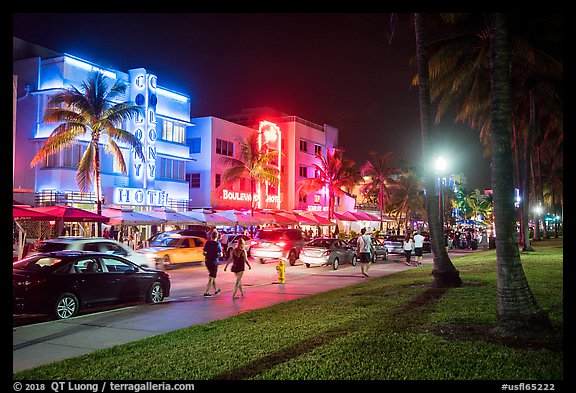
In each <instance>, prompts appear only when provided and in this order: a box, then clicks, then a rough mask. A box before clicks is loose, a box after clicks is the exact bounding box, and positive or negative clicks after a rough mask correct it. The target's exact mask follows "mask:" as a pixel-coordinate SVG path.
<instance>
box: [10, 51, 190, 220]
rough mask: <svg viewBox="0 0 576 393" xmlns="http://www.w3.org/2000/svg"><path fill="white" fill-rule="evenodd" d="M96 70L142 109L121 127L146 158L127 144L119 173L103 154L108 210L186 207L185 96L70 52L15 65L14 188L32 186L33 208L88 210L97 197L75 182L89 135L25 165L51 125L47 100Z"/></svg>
mask: <svg viewBox="0 0 576 393" xmlns="http://www.w3.org/2000/svg"><path fill="white" fill-rule="evenodd" d="M94 70H96V71H99V72H101V73H102V74H103V75H104V76H105V77H106V79H107V80H109V84H110V86H112V85H113V84H114V82H116V81H118V80H119V81H122V82H124V83H126V84H127V85H128V89H127V92H126V96H125V97H122V99H121V100H122V101H125V100H128V101H132V102H135V103H137V104H138V105H140V106H142V107H143V109H144V111H143V115H142V116H137V117H136V118H134V119H133V120H130V121H129V122H128V123H127V124H122V126H121V128H124V129H126V130H128V131H130V132H132V133H134V134H135V135H136V136H138V138H139V139H140V141H141V142H142V145H143V152H144V155H145V161H142V160H140V159H139V158H138V157H136V156H135V154H134V153H133V151H131V150H130V149H129V147H128V146H127V145H122V144H121V143H119V146H120V147H121V150H122V153H123V155H124V160H125V162H126V165H127V173H126V174H122V173H121V172H120V171H119V170H118V168H117V165H116V162H115V160H114V159H113V157H112V156H111V155H109V154H108V153H106V152H105V151H104V150H102V169H101V180H102V192H103V196H104V201H105V204H106V205H111V204H113V205H121V206H130V207H134V208H135V209H136V210H148V209H151V208H155V207H162V206H166V207H179V206H182V207H186V206H187V203H188V198H189V194H188V193H189V187H188V183H187V181H186V164H187V162H188V161H190V153H189V148H188V146H187V145H186V131H187V130H186V129H187V127H189V126H191V125H192V124H191V123H190V98H189V96H187V95H186V94H182V93H180V92H176V91H173V90H170V89H167V88H164V87H162V86H161V85H160V84H159V80H161V76H160V77H159V76H157V75H156V74H155V73H154V72H151V71H150V70H146V69H145V68H135V69H131V70H128V71H127V72H123V71H119V70H112V69H107V68H105V67H101V66H99V65H97V64H94V63H91V62H89V61H87V60H84V59H80V58H78V57H75V56H72V55H69V54H65V53H63V54H55V53H52V55H51V56H36V57H30V58H25V59H19V60H15V61H14V62H13V74H14V75H15V80H16V81H17V88H16V99H15V103H14V104H15V106H16V124H15V131H14V138H15V139H14V158H13V165H14V175H13V179H14V180H13V183H14V188H15V189H18V188H21V189H33V190H34V194H35V195H34V198H35V201H34V204H35V205H51V204H57V203H68V204H82V205H90V204H94V203H95V197H94V195H95V193H94V192H87V193H81V192H80V190H79V189H78V185H77V184H76V180H75V176H76V169H77V165H78V162H79V160H80V157H81V156H82V153H83V151H84V150H85V148H86V145H87V143H88V138H89V136H90V135H87V136H86V139H85V140H82V139H79V140H77V142H76V143H74V144H73V145H72V146H70V147H67V148H65V149H64V150H62V151H61V152H60V153H58V154H55V155H53V156H51V157H49V158H48V159H47V160H46V162H45V163H42V164H40V165H38V166H37V167H35V168H30V165H29V164H30V161H31V160H32V158H33V157H34V155H35V154H36V152H37V151H38V150H39V149H40V147H41V146H42V145H43V144H44V142H45V141H46V138H47V137H48V136H49V135H50V133H51V132H52V131H53V129H54V127H56V125H55V124H43V123H42V117H43V114H44V108H45V107H46V103H47V100H48V98H49V97H50V96H51V95H52V94H54V93H56V92H57V91H59V90H60V89H62V88H66V87H69V86H71V85H73V86H75V87H77V88H79V87H80V85H81V83H82V82H84V81H85V80H86V78H87V76H88V74H89V73H90V72H91V71H94Z"/></svg>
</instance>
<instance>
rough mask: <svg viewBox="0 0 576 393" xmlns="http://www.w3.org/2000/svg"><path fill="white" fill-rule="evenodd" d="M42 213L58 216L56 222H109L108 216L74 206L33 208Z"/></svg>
mask: <svg viewBox="0 0 576 393" xmlns="http://www.w3.org/2000/svg"><path fill="white" fill-rule="evenodd" d="M31 210H36V211H38V212H40V213H45V214H49V215H53V216H56V220H58V221H63V222H108V221H109V220H110V219H109V218H108V217H106V216H102V215H100V214H96V213H93V212H91V211H88V210H84V209H80V208H77V207H72V206H60V205H58V206H43V207H35V208H31Z"/></svg>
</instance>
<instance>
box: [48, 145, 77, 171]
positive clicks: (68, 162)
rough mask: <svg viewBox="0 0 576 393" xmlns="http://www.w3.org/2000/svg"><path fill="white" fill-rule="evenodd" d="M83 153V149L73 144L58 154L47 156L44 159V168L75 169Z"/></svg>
mask: <svg viewBox="0 0 576 393" xmlns="http://www.w3.org/2000/svg"><path fill="white" fill-rule="evenodd" d="M83 152H84V147H83V146H82V145H80V144H78V143H73V144H72V145H70V146H66V147H65V148H63V149H62V150H60V151H59V152H58V153H55V154H51V155H49V156H48V157H47V158H46V163H45V165H44V168H58V167H64V168H77V167H78V163H79V162H80V159H81V158H82V154H83Z"/></svg>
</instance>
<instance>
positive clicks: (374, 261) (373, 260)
mask: <svg viewBox="0 0 576 393" xmlns="http://www.w3.org/2000/svg"><path fill="white" fill-rule="evenodd" d="M377 260H378V258H377V257H376V253H374V254H372V263H376V261H377Z"/></svg>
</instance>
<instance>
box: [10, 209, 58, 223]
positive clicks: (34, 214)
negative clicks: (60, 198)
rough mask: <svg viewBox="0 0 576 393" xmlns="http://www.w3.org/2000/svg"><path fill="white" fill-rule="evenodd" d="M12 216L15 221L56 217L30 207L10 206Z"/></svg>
mask: <svg viewBox="0 0 576 393" xmlns="http://www.w3.org/2000/svg"><path fill="white" fill-rule="evenodd" d="M12 218H14V220H16V221H56V220H57V219H58V217H56V216H55V215H52V214H46V213H42V212H39V211H36V210H32V209H31V208H25V207H22V206H12Z"/></svg>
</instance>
